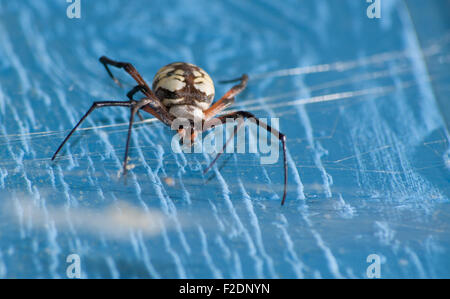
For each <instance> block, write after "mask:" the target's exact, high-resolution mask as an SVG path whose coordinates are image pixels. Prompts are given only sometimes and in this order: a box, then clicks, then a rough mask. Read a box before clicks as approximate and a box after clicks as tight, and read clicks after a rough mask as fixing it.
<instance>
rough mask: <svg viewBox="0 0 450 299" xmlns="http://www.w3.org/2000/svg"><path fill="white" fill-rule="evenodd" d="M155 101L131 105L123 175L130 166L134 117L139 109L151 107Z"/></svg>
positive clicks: (147, 99)
mask: <svg viewBox="0 0 450 299" xmlns="http://www.w3.org/2000/svg"><path fill="white" fill-rule="evenodd" d="M152 101H153V100H152V99H149V98H144V99H142V100H139V101H138V102H133V104H132V105H131V114H130V123H129V125H128V135H127V143H126V145H125V157H124V160H123V175H126V174H127V170H128V169H127V164H128V149H129V146H130V137H131V131H132V129H133V122H134V116H135V114H136V113H138V112H139V109H141V108H142V107H144V106H147V105H149V104H150V103H151V102H152Z"/></svg>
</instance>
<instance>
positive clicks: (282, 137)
mask: <svg viewBox="0 0 450 299" xmlns="http://www.w3.org/2000/svg"><path fill="white" fill-rule="evenodd" d="M230 118H231V119H234V120H237V119H242V118H248V119H253V120H255V122H256V124H257V125H258V126H259V127H261V128H263V129H265V130H266V131H267V132H270V133H272V134H273V135H274V136H276V137H278V139H279V140H280V141H281V144H282V146H283V161H284V192H283V199H282V201H281V205H284V202H285V200H286V193H287V161H286V136H285V135H284V134H282V133H280V132H279V131H277V130H275V129H273V128H272V127H270V126H269V125H267V124H266V123H264V122H262V121H260V120H259V119H258V118H256V117H255V116H254V115H253V114H251V113H250V112H246V111H237V112H233V113H229V114H226V115H222V116H219V117H217V118H214V119H211V120H210V121H209V123H210V124H213V121H217V120H219V122H220V124H224V123H225V122H226V119H230ZM243 123H244V122H240V123H239V124H238V125H237V126H236V127H235V128H234V132H233V134H232V135H231V136H230V137H229V138H228V140H227V142H226V143H225V145H224V147H223V150H222V152H220V153H218V154H217V156H216V158H215V159H214V160H213V161H212V162H211V163H210V165H209V166H208V167H207V168H206V169H205V170H204V173H206V172H207V171H208V170H209V169H210V168H211V167H212V166H213V165H214V163H215V162H216V161H217V159H218V158H219V157H220V156H221V155H222V153H223V152H224V151H225V149H226V147H227V145H228V143H229V142H230V140H231V139H232V138H233V137H234V135H236V133H237V131H238V130H239V128H241V127H242V124H243ZM211 127H214V125H209V126H208V123H206V125H205V128H211Z"/></svg>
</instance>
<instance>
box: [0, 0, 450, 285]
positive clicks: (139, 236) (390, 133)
mask: <svg viewBox="0 0 450 299" xmlns="http://www.w3.org/2000/svg"><path fill="white" fill-rule="evenodd" d="M367 5H368V4H367V3H366V1H362V0H361V1H356V0H348V1H332V0H328V1H326V0H323V1H294V0H290V1H287V0H284V1H271V0H259V1H241V0H223V1H207V0H191V1H181V0H180V1H176V0H170V1H168V0H164V1H132V2H130V1H82V18H81V19H79V20H76V19H68V18H67V17H66V7H67V4H66V1H62V0H60V1H57V0H53V1H6V0H0V120H1V121H0V144H1V145H0V197H1V203H0V204H1V206H2V208H1V209H0V277H9V278H13V277H60V278H64V277H66V268H67V266H68V265H69V264H68V263H67V262H66V258H67V256H68V255H69V254H73V253H75V254H78V255H79V256H80V259H81V269H82V277H86V278H97V277H114V278H115V277H121V278H124V277H161V278H173V277H175V278H178V277H189V278H219V277H225V278H229V277H233V278H240V277H245V278H263V277H266V278H297V277H300V278H301V277H307V278H311V277H312V278H316V277H322V278H340V277H346V278H353V277H358V278H365V277H366V269H367V267H368V266H369V263H368V262H367V261H366V259H367V257H368V256H369V255H370V254H378V255H379V256H380V257H381V261H382V265H381V277H383V278H398V277H401V278H407V277H414V278H423V277H447V278H450V252H449V250H450V235H449V229H450V226H449V224H450V220H449V219H450V207H449V197H450V184H449V181H450V170H449V168H450V161H449V155H450V147H449V132H448V127H447V126H448V119H449V115H450V110H449V106H448V104H447V102H448V91H449V82H450V81H449V80H450V78H449V71H448V70H449V63H450V58H449V57H450V56H449V48H450V46H449V43H450V38H449V36H450V35H449V33H450V31H449V29H450V24H449V18H448V12H449V11H450V10H448V9H446V8H447V7H448V1H438V0H437V1H426V2H425V1H413V0H411V1H400V0H399V1H395V0H385V1H382V5H383V6H382V18H381V19H379V20H371V19H368V18H367V16H366V8H367ZM101 55H107V56H109V57H111V58H115V59H118V60H125V61H130V62H132V63H133V64H134V65H135V66H136V67H137V68H138V69H139V70H140V72H141V73H142V74H143V75H144V77H145V78H146V79H147V80H148V81H151V79H152V77H153V75H154V73H155V72H156V71H157V70H158V69H159V68H160V67H161V66H163V65H165V64H167V63H169V62H172V61H188V62H192V63H195V64H197V65H199V66H201V67H203V68H204V69H206V70H207V71H208V72H209V73H210V75H211V76H212V77H213V78H214V79H215V80H216V81H217V80H220V79H228V78H235V77H237V76H239V75H240V74H242V73H244V72H247V73H249V74H250V77H251V81H250V84H249V86H248V89H247V90H246V91H245V92H244V93H242V94H241V95H240V96H239V97H238V99H237V104H236V106H235V108H238V109H245V110H249V111H251V112H253V113H255V114H256V115H257V116H259V117H279V118H280V128H281V131H282V132H284V133H285V134H286V135H287V137H288V162H289V187H288V188H289V189H288V199H287V204H286V205H285V206H284V207H280V198H279V197H280V195H281V192H282V186H283V185H282V163H281V161H280V162H279V163H277V164H274V165H261V164H260V163H259V156H258V155H255V154H243V155H241V154H239V155H233V154H228V155H226V156H224V157H223V158H222V160H221V163H219V164H218V166H219V167H220V166H222V167H221V169H220V171H219V169H218V168H216V169H214V171H212V172H211V173H209V174H207V175H206V176H203V175H202V172H201V169H202V168H204V167H205V166H206V165H207V162H208V161H209V160H210V159H211V157H210V156H208V155H203V154H190V155H183V154H174V153H173V152H172V151H171V148H170V142H171V138H172V136H173V132H172V131H171V130H170V129H169V128H166V127H164V126H163V125H162V124H161V123H156V122H152V121H149V123H139V124H137V125H136V127H135V131H134V135H133V138H132V140H133V144H132V150H131V153H130V159H131V160H130V163H131V164H133V165H134V168H133V169H132V171H131V172H130V173H129V176H128V180H127V184H126V185H125V184H124V183H123V179H121V178H119V177H118V173H119V171H120V168H121V162H122V156H123V153H124V144H125V137H126V129H127V125H126V123H127V120H128V113H129V111H127V110H126V109H120V108H105V109H103V110H98V111H96V112H95V113H94V114H93V115H92V116H91V117H90V118H89V119H88V120H87V122H86V123H85V124H84V126H83V128H85V130H82V131H80V132H78V133H77V134H76V136H75V137H74V138H73V139H72V140H71V142H70V144H69V145H68V146H67V147H66V148H65V151H64V152H62V155H61V157H60V158H59V159H58V161H57V162H56V163H51V162H50V160H49V158H50V157H51V155H52V154H53V152H54V151H55V149H56V148H57V146H58V144H59V143H60V142H61V141H62V139H63V138H64V136H65V134H67V133H68V130H70V129H71V128H72V127H73V125H74V124H75V123H76V121H77V120H78V119H79V118H80V117H81V116H82V115H83V114H84V113H85V111H86V110H87V109H88V108H89V107H90V105H91V103H92V102H93V101H94V100H110V99H111V100H112V99H117V100H125V99H126V98H125V93H126V89H120V88H119V87H117V86H115V85H114V83H113V82H112V80H110V79H109V77H108V76H107V74H106V73H105V71H104V69H103V67H102V66H101V65H100V64H99V63H98V61H97V59H98V57H100V56H101ZM115 73H116V74H118V76H119V77H120V78H121V80H122V81H124V82H126V87H127V88H130V87H131V86H132V85H133V82H132V81H131V80H130V79H129V78H128V77H127V76H126V75H125V74H124V73H121V72H118V71H116V72H115ZM227 88H228V86H224V85H218V86H217V94H220V95H221V94H223V93H224V92H226V89H227ZM446 122H447V123H446ZM225 161H226V163H224V162H225ZM167 178H172V179H173V180H174V185H173V186H172V184H168V183H167V182H170V181H169V180H167Z"/></svg>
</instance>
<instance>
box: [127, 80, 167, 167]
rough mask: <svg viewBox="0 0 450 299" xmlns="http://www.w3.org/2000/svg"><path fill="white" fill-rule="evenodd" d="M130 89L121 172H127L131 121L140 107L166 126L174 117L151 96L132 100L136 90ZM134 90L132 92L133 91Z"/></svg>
mask: <svg viewBox="0 0 450 299" xmlns="http://www.w3.org/2000/svg"><path fill="white" fill-rule="evenodd" d="M139 88H140V87H138V86H137V87H135V88H134V89H136V90H138V89H139ZM134 89H133V90H131V91H130V92H129V93H128V95H130V101H131V114H130V122H129V125H128V135H127V142H126V145H125V157H124V160H123V174H124V175H126V174H127V170H128V169H127V164H128V149H129V145H130V137H131V131H132V129H133V122H134V116H135V115H136V114H137V113H138V112H139V110H140V109H142V110H144V111H145V112H148V113H150V114H152V115H153V116H155V117H156V118H157V119H159V120H160V121H161V122H163V123H164V124H165V125H167V126H171V124H172V122H173V120H174V117H173V116H172V115H171V114H169V112H168V111H167V109H166V107H164V106H163V105H162V104H161V103H160V102H159V100H157V99H153V98H143V99H141V100H139V101H135V100H133V95H134V93H136V92H137V91H134ZM133 92H134V93H133Z"/></svg>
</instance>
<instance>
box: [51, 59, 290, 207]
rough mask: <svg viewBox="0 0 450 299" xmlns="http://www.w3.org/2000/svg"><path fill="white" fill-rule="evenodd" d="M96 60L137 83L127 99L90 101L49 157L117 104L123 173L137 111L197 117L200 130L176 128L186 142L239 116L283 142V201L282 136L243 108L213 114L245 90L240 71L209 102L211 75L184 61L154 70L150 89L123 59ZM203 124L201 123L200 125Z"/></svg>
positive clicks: (166, 119) (165, 117)
mask: <svg viewBox="0 0 450 299" xmlns="http://www.w3.org/2000/svg"><path fill="white" fill-rule="evenodd" d="M100 62H101V63H102V64H103V65H104V67H105V69H106V71H107V72H108V74H109V75H110V76H111V78H113V80H114V81H115V82H116V83H117V84H119V85H120V83H119V81H118V80H117V78H116V77H114V75H113V74H112V73H111V70H110V69H109V67H108V65H112V66H115V67H118V68H123V69H124V70H125V71H126V72H127V73H128V74H130V75H131V77H133V79H134V80H135V81H136V82H137V83H138V85H137V86H135V87H134V88H133V89H132V90H130V92H128V94H127V97H128V98H129V101H102V102H94V104H92V106H91V108H90V109H89V110H88V112H86V114H85V115H84V116H83V117H82V118H81V119H80V121H79V122H78V123H77V125H76V126H75V127H74V128H73V129H72V131H70V133H69V134H68V135H67V136H66V138H65V139H64V141H63V142H62V143H61V145H60V146H59V147H58V149H57V150H56V152H55V154H54V155H53V157H52V160H54V159H55V158H56V156H57V154H58V152H59V151H60V150H61V149H62V147H63V146H64V144H65V143H66V142H67V140H69V138H70V136H72V134H73V133H74V132H75V131H76V129H77V128H78V127H79V126H80V124H81V123H82V122H83V121H84V120H85V119H86V117H87V116H88V115H89V114H90V113H91V112H92V111H94V110H95V109H96V108H101V107H111V106H121V107H129V108H130V110H131V115H130V123H129V126H128V137H127V143H126V146H125V159H124V162H123V173H124V175H125V174H126V172H127V158H128V148H129V143H130V136H131V131H132V128H133V122H134V117H135V115H136V114H138V115H139V117H141V116H140V114H139V111H140V110H143V111H145V112H148V113H150V114H151V115H153V116H154V117H156V118H157V119H158V120H160V121H161V122H163V123H164V124H166V125H168V126H171V125H172V124H174V123H175V120H176V119H178V118H183V119H188V120H191V121H197V120H200V121H201V123H202V129H201V131H199V132H194V131H193V130H190V132H191V133H190V134H188V133H187V131H186V130H184V129H183V128H181V129H179V130H178V134H179V135H180V136H182V137H183V138H186V137H189V139H190V141H192V140H193V139H195V135H196V134H197V133H201V132H203V131H204V130H207V129H209V128H212V127H214V126H217V125H219V124H224V123H225V122H226V120H227V119H232V120H237V119H239V118H251V119H253V120H254V121H255V123H256V124H257V125H258V126H260V127H262V128H263V129H265V130H267V131H269V132H270V133H272V134H274V135H275V136H277V137H278V138H279V140H280V141H281V143H282V145H283V161H284V193H283V199H282V201H281V204H284V201H285V199H286V192H287V162H286V137H285V136H284V135H283V134H281V133H280V132H278V131H277V130H275V129H273V128H271V127H270V126H268V125H267V124H265V123H264V122H261V121H260V120H259V119H257V118H256V117H255V116H254V115H253V114H251V113H249V112H246V111H237V112H232V113H228V114H224V115H221V116H217V114H219V113H221V112H222V111H223V110H224V109H225V108H227V107H228V106H230V105H231V104H233V103H234V98H235V96H236V95H238V94H239V93H240V92H241V91H242V90H244V89H245V87H246V86H247V82H248V76H247V75H245V74H244V75H242V77H240V78H239V79H237V80H232V81H230V82H235V81H239V83H238V84H236V85H235V86H233V87H232V88H231V89H230V90H229V91H228V92H227V93H226V94H225V95H224V96H222V97H221V98H220V99H219V100H218V101H216V102H215V103H214V104H212V102H213V100H214V83H213V81H212V79H211V77H210V76H209V75H208V74H207V73H206V72H205V71H204V70H203V69H201V68H199V67H198V66H195V65H193V64H190V63H185V62H175V63H171V64H168V65H166V66H164V67H163V68H161V69H160V70H159V71H158V72H157V73H156V75H155V78H154V79H153V84H152V89H150V87H149V86H148V84H147V82H145V80H144V79H143V78H142V76H141V75H140V74H139V72H138V71H137V70H136V69H135V68H134V66H133V65H132V64H130V63H127V62H118V61H114V60H112V59H109V58H107V57H105V56H102V57H100ZM137 92H142V94H144V96H145V97H144V98H142V99H140V100H135V99H134V98H133V97H134V95H135V94H136V93H137ZM211 104H212V105H211ZM216 116H217V117H216ZM141 118H142V117H141ZM203 124H204V125H205V126H203ZM239 127H240V125H238V126H236V128H235V130H234V134H233V135H232V136H230V139H231V138H233V136H234V135H235V134H236V132H237V130H238V129H239ZM191 129H192V128H191ZM186 135H190V136H186ZM230 139H229V140H230ZM227 143H228V141H227ZM225 147H226V144H225V146H224V148H223V150H224V149H225ZM222 152H223V151H222ZM220 155H221V153H218V154H217V156H216V158H215V159H214V160H213V161H212V162H211V163H210V165H209V166H208V167H207V168H206V169H205V172H206V171H208V170H209V169H210V168H211V166H212V165H213V164H214V163H215V162H216V161H217V159H218V158H219V157H220Z"/></svg>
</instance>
